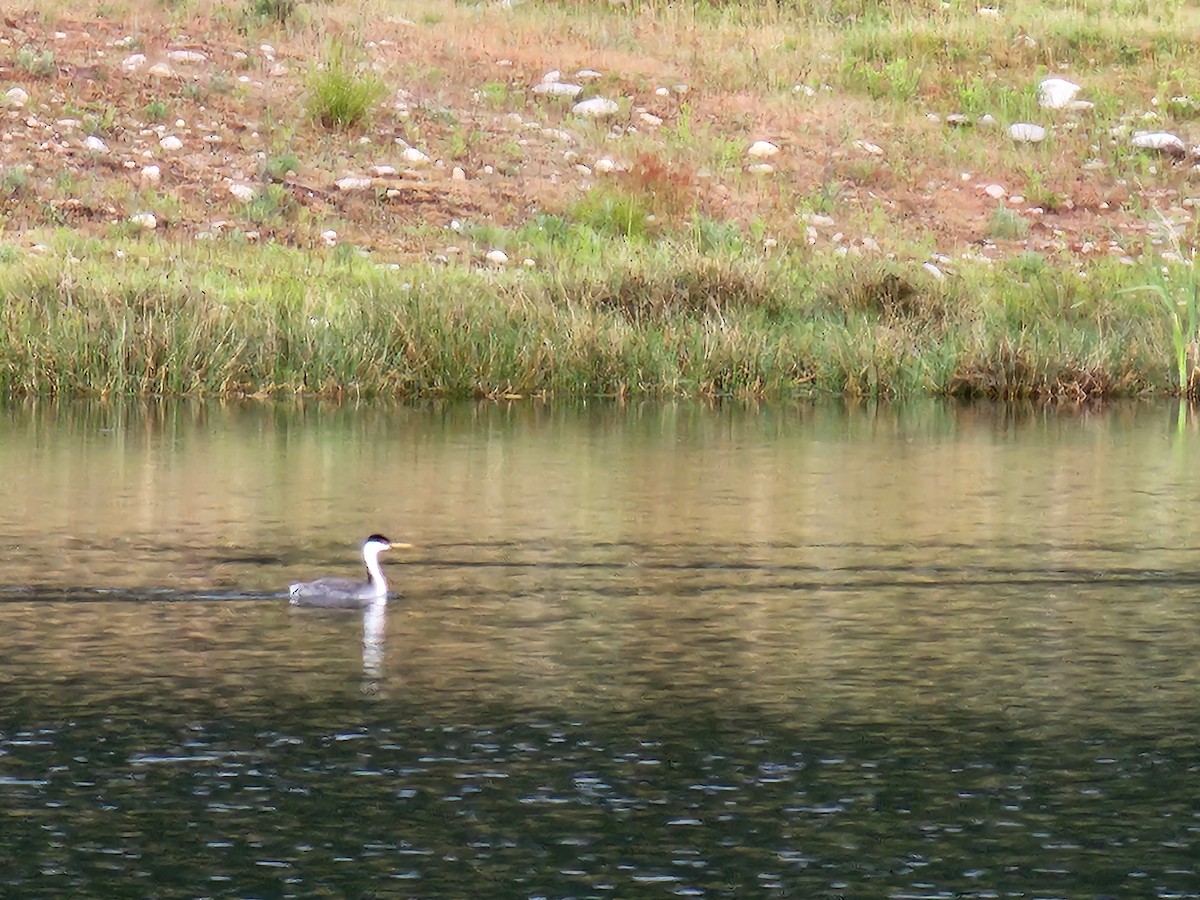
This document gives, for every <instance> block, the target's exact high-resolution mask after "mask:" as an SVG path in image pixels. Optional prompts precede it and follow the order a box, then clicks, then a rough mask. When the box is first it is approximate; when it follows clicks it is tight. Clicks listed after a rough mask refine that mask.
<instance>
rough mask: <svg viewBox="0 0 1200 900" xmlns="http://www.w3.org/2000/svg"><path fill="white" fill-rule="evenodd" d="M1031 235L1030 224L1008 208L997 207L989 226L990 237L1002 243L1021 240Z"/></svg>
mask: <svg viewBox="0 0 1200 900" xmlns="http://www.w3.org/2000/svg"><path fill="white" fill-rule="evenodd" d="M1027 234H1029V223H1028V222H1026V221H1025V220H1024V219H1022V218H1021V216H1020V215H1018V214H1017V213H1016V212H1014V211H1013V210H1011V209H1009V208H1008V207H1007V206H997V207H996V211H995V212H994V213H992V221H991V222H990V223H989V225H988V237H991V238H996V239H998V240H1002V241H1015V240H1020V239H1021V238H1023V237H1025V236H1026V235H1027Z"/></svg>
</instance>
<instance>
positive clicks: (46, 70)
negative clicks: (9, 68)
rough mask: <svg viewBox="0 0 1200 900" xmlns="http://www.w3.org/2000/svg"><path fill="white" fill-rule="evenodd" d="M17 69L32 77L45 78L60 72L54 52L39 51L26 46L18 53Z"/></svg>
mask: <svg viewBox="0 0 1200 900" xmlns="http://www.w3.org/2000/svg"><path fill="white" fill-rule="evenodd" d="M17 68H18V69H23V70H24V71H26V72H28V73H29V74H30V75H36V76H37V77H39V78H45V77H46V76H47V75H53V74H54V73H55V72H57V71H58V64H57V63H56V62H55V61H54V51H53V50H45V49H43V50H38V49H37V48H36V47H31V46H30V45H28V44H26V45H25V46H24V47H22V48H21V49H20V50H18V51H17Z"/></svg>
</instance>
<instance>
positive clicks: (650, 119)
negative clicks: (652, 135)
mask: <svg viewBox="0 0 1200 900" xmlns="http://www.w3.org/2000/svg"><path fill="white" fill-rule="evenodd" d="M638 118H639V119H640V120H641V121H642V124H643V125H649V126H651V127H652V128H657V127H658V126H659V125H661V124H662V123H663V120H662V119H661V118H659V117H658V116H656V115H654V113H648V112H644V113H640V114H639V115H638Z"/></svg>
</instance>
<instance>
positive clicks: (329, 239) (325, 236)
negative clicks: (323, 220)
mask: <svg viewBox="0 0 1200 900" xmlns="http://www.w3.org/2000/svg"><path fill="white" fill-rule="evenodd" d="M337 238H338V234H337V232H336V231H334V230H333V229H332V228H330V229H329V230H328V231H322V232H321V241H322V243H324V244H325V246H326V247H332V246H334V245H335V244H336V243H337Z"/></svg>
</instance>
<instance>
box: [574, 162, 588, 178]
mask: <svg viewBox="0 0 1200 900" xmlns="http://www.w3.org/2000/svg"><path fill="white" fill-rule="evenodd" d="M575 171H576V172H578V173H579V174H580V175H591V174H592V170H591V169H589V168H588V167H587V166H585V165H584V164H583V163H577V164H576V166H575Z"/></svg>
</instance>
